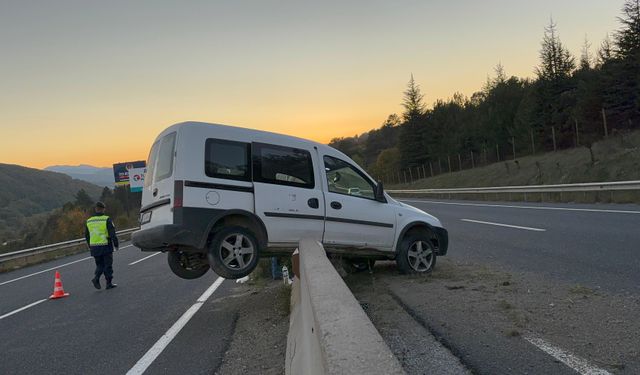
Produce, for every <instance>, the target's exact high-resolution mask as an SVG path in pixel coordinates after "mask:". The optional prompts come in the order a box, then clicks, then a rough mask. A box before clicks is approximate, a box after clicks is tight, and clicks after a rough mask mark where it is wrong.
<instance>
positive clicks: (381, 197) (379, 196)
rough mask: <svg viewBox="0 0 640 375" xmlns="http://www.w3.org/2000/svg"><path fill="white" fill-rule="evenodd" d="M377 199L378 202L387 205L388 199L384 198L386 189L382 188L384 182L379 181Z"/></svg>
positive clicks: (376, 189)
mask: <svg viewBox="0 0 640 375" xmlns="http://www.w3.org/2000/svg"><path fill="white" fill-rule="evenodd" d="M375 199H376V200H377V201H378V202H382V203H387V198H385V197H384V187H383V186H382V181H378V184H377V185H376V188H375Z"/></svg>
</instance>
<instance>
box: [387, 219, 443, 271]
mask: <svg viewBox="0 0 640 375" xmlns="http://www.w3.org/2000/svg"><path fill="white" fill-rule="evenodd" d="M431 237H432V236H430V233H429V232H428V231H426V230H423V231H412V232H409V233H407V235H405V236H404V238H403V239H402V242H400V248H399V249H398V254H397V256H396V264H397V266H398V270H399V271H400V273H403V274H420V273H425V274H426V273H430V272H431V271H433V269H434V268H435V266H436V249H435V246H434V245H433V242H432V240H431Z"/></svg>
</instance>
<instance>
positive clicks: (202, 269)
mask: <svg viewBox="0 0 640 375" xmlns="http://www.w3.org/2000/svg"><path fill="white" fill-rule="evenodd" d="M167 262H168V263H169V268H171V271H173V273H174V274H176V276H178V277H181V278H183V279H187V280H191V279H197V278H198V277H201V276H202V275H204V274H205V273H207V271H209V264H207V259H206V258H205V257H204V254H199V253H187V252H184V251H169V253H168V254H167Z"/></svg>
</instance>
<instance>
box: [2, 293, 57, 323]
mask: <svg viewBox="0 0 640 375" xmlns="http://www.w3.org/2000/svg"><path fill="white" fill-rule="evenodd" d="M46 300H47V299H46V298H45V299H41V300H40V301H36V302H34V303H30V304H28V305H27V306H23V307H21V308H19V309H16V310H13V311H11V312H9V313H6V314H4V315H2V316H0V320H2V319H4V318H7V317H9V316H11V315H13V314H17V313H19V312H20V311H23V310H26V309H28V308H30V307H33V306H35V305H37V304H39V303H42V302H44V301H46Z"/></svg>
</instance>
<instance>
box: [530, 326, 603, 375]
mask: <svg viewBox="0 0 640 375" xmlns="http://www.w3.org/2000/svg"><path fill="white" fill-rule="evenodd" d="M524 339H525V340H527V341H529V342H530V343H531V344H533V345H534V346H536V347H537V348H538V349H540V350H542V351H543V352H545V353H547V354H549V355H550V356H552V357H553V358H555V359H557V360H558V361H560V362H562V363H564V364H565V365H567V366H569V367H571V368H572V369H573V370H575V371H577V372H578V373H580V374H582V375H612V374H611V373H610V372H609V371H607V370H603V369H601V368H598V367H595V366H592V365H591V364H590V363H589V362H587V361H586V360H585V359H582V358H580V357H577V356H575V355H573V354H571V353H569V352H568V351H566V350H563V349H561V348H558V347H557V346H553V345H551V344H549V343H548V342H546V341H544V340H543V339H541V338H539V337H531V336H524Z"/></svg>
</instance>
